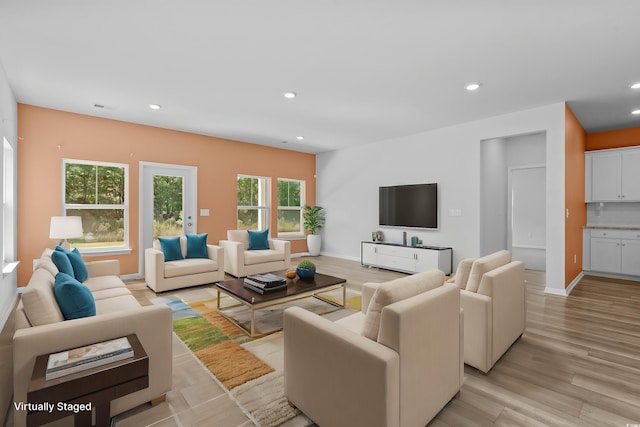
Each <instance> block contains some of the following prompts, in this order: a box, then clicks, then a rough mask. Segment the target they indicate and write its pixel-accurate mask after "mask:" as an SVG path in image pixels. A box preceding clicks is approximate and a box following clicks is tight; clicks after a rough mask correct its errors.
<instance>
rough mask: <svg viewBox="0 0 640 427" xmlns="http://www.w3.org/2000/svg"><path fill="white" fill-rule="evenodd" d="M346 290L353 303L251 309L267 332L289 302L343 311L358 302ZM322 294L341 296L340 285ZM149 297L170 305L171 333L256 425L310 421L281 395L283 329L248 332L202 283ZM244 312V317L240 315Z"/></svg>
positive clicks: (227, 301)
mask: <svg viewBox="0 0 640 427" xmlns="http://www.w3.org/2000/svg"><path fill="white" fill-rule="evenodd" d="M348 292H349V293H348V295H347V296H348V298H347V307H353V308H347V309H341V310H339V311H336V307H334V306H331V305H330V304H327V303H326V302H322V301H320V300H318V299H316V298H306V299H303V300H298V301H295V302H293V303H288V304H283V305H280V306H275V307H271V308H269V309H266V310H260V311H259V312H257V314H256V319H257V322H256V327H257V328H259V330H262V331H267V332H269V331H272V330H273V329H276V330H277V329H280V328H282V311H283V310H284V309H285V308H287V307H289V306H291V305H297V306H301V307H304V308H306V309H308V310H310V311H313V312H316V313H318V314H325V313H329V312H331V313H332V314H331V316H332V317H342V316H344V315H348V314H350V313H353V312H354V311H356V310H355V309H356V307H357V309H359V305H360V295H359V294H358V293H354V292H352V291H348ZM323 297H325V298H327V299H329V300H333V301H340V302H342V291H337V292H336V291H334V292H332V293H327V294H323ZM220 302H221V306H222V307H225V306H230V305H233V304H234V301H233V299H232V298H229V297H226V296H223V297H222V298H221V300H220ZM152 303H154V304H166V305H168V306H169V307H170V308H171V309H172V312H173V328H174V332H175V333H176V335H177V336H178V337H179V338H180V340H181V341H183V342H184V343H185V344H186V346H187V347H188V348H189V349H190V350H191V351H192V352H193V354H194V355H195V356H196V357H197V358H198V360H200V362H201V363H202V364H203V366H205V367H206V368H207V369H208V370H209V371H210V372H211V374H212V375H213V376H214V378H215V379H216V380H217V381H218V382H219V383H220V384H222V385H223V386H224V387H225V388H226V389H227V391H228V392H229V394H230V395H231V396H232V397H233V398H234V400H235V401H236V402H237V403H238V405H239V406H240V407H241V408H242V409H243V411H244V412H245V414H247V416H248V417H249V418H250V419H251V420H252V421H253V422H254V423H255V424H256V425H257V426H260V427H275V426H279V425H282V424H283V423H285V422H287V421H289V420H291V421H292V422H294V424H295V425H296V426H304V425H310V424H311V422H310V421H309V420H308V419H306V417H304V416H303V415H301V414H300V412H299V411H298V410H297V409H295V408H293V407H292V406H291V405H290V404H289V402H288V401H287V399H286V398H285V397H284V371H283V360H282V356H283V355H282V332H279V333H278V334H273V335H268V336H267V337H265V338H263V339H251V338H249V337H248V336H247V335H246V334H245V333H244V332H243V331H242V330H241V329H240V328H238V327H237V326H236V325H234V324H233V323H232V322H230V321H229V320H227V319H226V318H225V317H223V316H222V315H220V313H218V311H217V308H216V307H217V299H216V298H215V294H213V293H208V291H203V290H202V289H200V290H197V289H196V290H193V292H189V291H185V292H180V293H178V294H176V295H175V296H169V297H158V298H155V299H153V300H152ZM233 311H234V312H233V314H234V318H236V317H237V318H236V320H238V318H239V319H240V321H241V323H242V322H246V323H247V324H248V316H249V315H248V314H247V313H245V311H246V312H249V310H248V309H246V308H244V307H238V308H237V309H236V308H234V309H233ZM265 311H266V312H265ZM243 317H246V319H244V320H242V318H243ZM256 353H257V354H258V355H260V357H259V356H257V355H256ZM263 359H265V360H266V361H265V360H263ZM294 418H295V420H293V419H294ZM287 425H289V424H287Z"/></svg>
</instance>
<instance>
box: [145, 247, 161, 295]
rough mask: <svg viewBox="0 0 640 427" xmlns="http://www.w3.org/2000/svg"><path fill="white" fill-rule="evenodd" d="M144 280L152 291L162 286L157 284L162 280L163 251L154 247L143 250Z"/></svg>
mask: <svg viewBox="0 0 640 427" xmlns="http://www.w3.org/2000/svg"><path fill="white" fill-rule="evenodd" d="M144 280H145V282H146V283H147V285H148V286H149V287H150V288H151V289H153V290H154V291H155V290H157V289H160V288H162V286H158V285H159V283H160V282H162V281H163V280H164V253H163V252H162V251H159V250H157V249H154V248H147V249H145V251H144Z"/></svg>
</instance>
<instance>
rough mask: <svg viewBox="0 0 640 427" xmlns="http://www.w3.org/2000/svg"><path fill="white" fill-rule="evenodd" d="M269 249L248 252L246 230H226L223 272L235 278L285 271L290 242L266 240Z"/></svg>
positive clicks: (289, 256)
mask: <svg viewBox="0 0 640 427" xmlns="http://www.w3.org/2000/svg"><path fill="white" fill-rule="evenodd" d="M267 241H268V244H269V249H259V250H249V233H248V232H247V231H246V230H228V231H227V240H220V242H219V245H220V246H221V247H222V248H223V249H224V271H225V272H227V273H229V274H231V275H232V276H235V277H245V276H248V275H251V274H260V273H267V272H270V271H277V270H286V269H287V268H289V266H290V265H291V242H289V241H288V240H278V239H268V240H267Z"/></svg>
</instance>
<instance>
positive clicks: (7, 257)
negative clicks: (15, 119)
mask: <svg viewBox="0 0 640 427" xmlns="http://www.w3.org/2000/svg"><path fill="white" fill-rule="evenodd" d="M2 139H3V151H2V161H3V163H2V172H3V175H2V261H3V272H4V267H5V264H7V263H11V262H12V261H13V260H14V258H15V253H14V245H15V243H14V242H15V238H14V207H15V203H14V189H13V188H14V183H15V179H14V171H15V169H14V163H15V159H14V152H13V147H12V146H11V144H10V143H9V141H7V138H5V137H3V138H2Z"/></svg>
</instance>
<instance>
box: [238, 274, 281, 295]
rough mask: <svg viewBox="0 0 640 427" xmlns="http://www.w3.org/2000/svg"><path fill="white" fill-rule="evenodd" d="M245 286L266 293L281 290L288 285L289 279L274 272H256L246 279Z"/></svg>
mask: <svg viewBox="0 0 640 427" xmlns="http://www.w3.org/2000/svg"><path fill="white" fill-rule="evenodd" d="M244 287H245V288H247V289H251V290H252V291H255V292H258V293H260V294H264V293H267V292H273V291H279V290H281V289H284V288H286V287H287V279H285V278H284V277H281V276H277V275H275V274H272V273H266V274H254V275H253V276H247V277H246V278H245V279H244Z"/></svg>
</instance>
